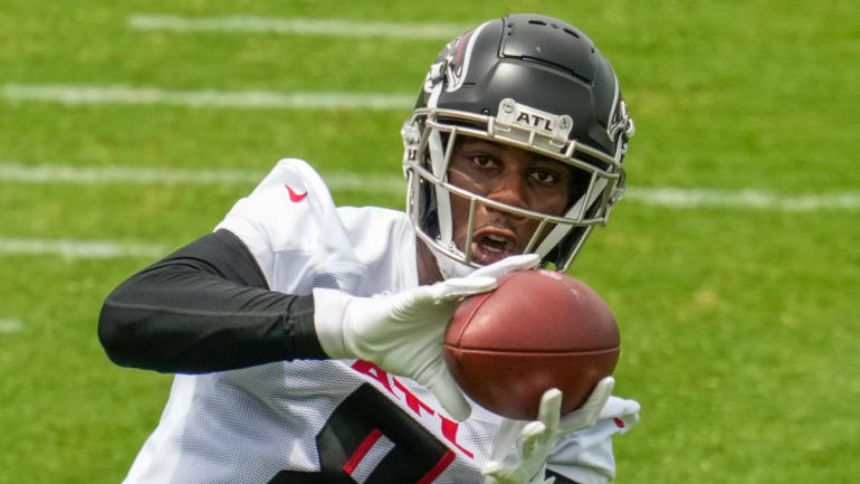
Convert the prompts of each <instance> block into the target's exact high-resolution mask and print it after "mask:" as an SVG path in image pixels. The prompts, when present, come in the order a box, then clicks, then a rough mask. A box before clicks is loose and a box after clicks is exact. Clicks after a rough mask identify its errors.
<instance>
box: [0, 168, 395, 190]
mask: <svg viewBox="0 0 860 484" xmlns="http://www.w3.org/2000/svg"><path fill="white" fill-rule="evenodd" d="M322 175H323V178H324V179H325V181H326V184H327V185H328V186H329V188H330V189H331V190H332V191H356V192H361V193H382V194H388V195H391V194H394V195H401V194H404V195H405V193H406V181H405V179H404V178H403V177H401V176H397V175H359V174H355V173H348V172H328V173H323V174H322ZM265 176H266V172H265V171H255V170H228V169H217V168H209V169H202V170H192V169H181V168H166V167H149V168H144V167H136V166H117V165H113V166H70V165H25V164H23V163H17V162H12V161H0V182H15V183H38V184H43V183H44V184H47V183H63V184H77V185H102V184H132V185H147V184H158V185H247V186H248V187H249V188H251V187H253V186H254V185H256V184H257V183H259V182H260V180H262V179H263V177H265Z"/></svg>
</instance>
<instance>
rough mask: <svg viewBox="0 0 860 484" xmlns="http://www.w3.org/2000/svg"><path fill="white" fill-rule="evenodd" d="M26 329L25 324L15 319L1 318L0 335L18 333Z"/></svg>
mask: <svg viewBox="0 0 860 484" xmlns="http://www.w3.org/2000/svg"><path fill="white" fill-rule="evenodd" d="M22 329H24V324H23V323H22V322H21V320H19V319H15V318H0V334H4V333H5V334H11V333H18V332H20V331H21V330H22Z"/></svg>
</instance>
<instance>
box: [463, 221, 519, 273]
mask: <svg viewBox="0 0 860 484" xmlns="http://www.w3.org/2000/svg"><path fill="white" fill-rule="evenodd" d="M518 246H519V243H518V241H517V236H516V234H514V233H513V232H512V231H510V230H507V229H501V228H497V227H488V228H484V229H480V230H478V231H476V232H475V236H474V238H473V239H472V260H473V261H474V262H476V263H477V264H480V265H482V266H485V265H488V264H492V263H493V262H496V261H500V260H502V259H504V258H505V257H509V256H512V255H514V254H517V253H519V251H518Z"/></svg>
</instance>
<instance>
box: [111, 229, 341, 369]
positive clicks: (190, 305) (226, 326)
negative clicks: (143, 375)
mask: <svg viewBox="0 0 860 484" xmlns="http://www.w3.org/2000/svg"><path fill="white" fill-rule="evenodd" d="M313 309H314V307H313V296H310V295H309V296H291V295H287V294H283V293H279V292H274V291H270V290H268V286H267V284H266V281H265V278H264V277H263V274H262V272H261V271H260V268H259V266H258V265H257V262H256V260H255V259H254V257H253V256H252V255H251V253H250V252H249V251H248V248H247V247H246V246H245V244H244V243H242V241H241V240H239V238H238V237H236V235H234V234H233V233H232V232H229V231H227V230H218V231H217V232H215V233H212V234H209V235H206V236H204V237H202V238H200V239H198V240H196V241H194V242H192V243H191V244H189V245H187V246H185V247H183V248H182V249H180V250H178V251H177V252H175V253H173V254H171V255H169V256H167V257H166V258H164V259H163V260H161V261H159V262H157V263H155V264H153V265H152V266H150V267H148V268H146V269H144V270H142V271H141V272H139V273H137V274H135V275H134V276H132V277H131V278H129V279H128V280H126V281H125V282H123V283H122V284H121V285H120V286H119V287H117V288H116V289H115V290H114V291H113V292H112V293H111V294H110V295H109V296H108V297H107V299H106V300H105V303H104V305H103V307H102V311H101V315H100V317H99V329H98V333H99V339H100V341H101V342H102V345H103V346H104V348H105V351H106V352H107V354H108V356H109V357H110V359H111V360H112V361H114V362H115V363H116V364H118V365H122V366H131V367H136V368H146V369H152V370H157V371H162V372H175V373H204V372H211V371H221V370H229V369H237V368H244V367H248V366H254V365H259V364H263V363H271V362H274V361H281V360H290V359H300V358H305V359H323V358H326V355H325V353H324V352H323V350H322V348H321V347H320V345H319V340H318V339H317V337H316V332H315V331H314V327H313V315H314V311H313Z"/></svg>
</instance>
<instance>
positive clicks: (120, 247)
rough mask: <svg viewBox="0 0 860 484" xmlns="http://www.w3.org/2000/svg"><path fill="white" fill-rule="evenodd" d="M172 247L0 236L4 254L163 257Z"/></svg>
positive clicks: (71, 257)
mask: <svg viewBox="0 0 860 484" xmlns="http://www.w3.org/2000/svg"><path fill="white" fill-rule="evenodd" d="M167 253H168V249H167V248H166V247H165V246H163V245H160V244H144V243H133V242H131V243H128V242H117V241H111V240H78V239H33V238H15V237H0V254H13V255H58V256H62V257H68V258H70V259H110V258H116V257H162V256H164V255H166V254H167Z"/></svg>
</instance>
